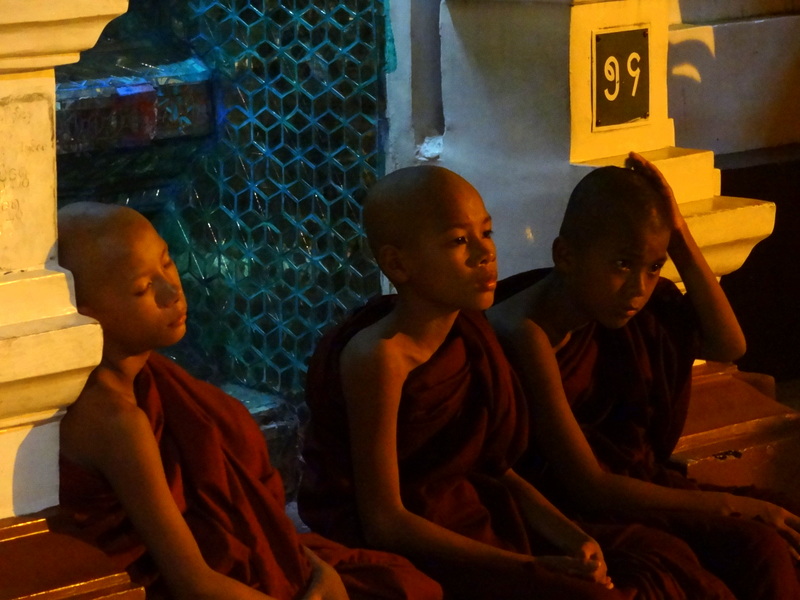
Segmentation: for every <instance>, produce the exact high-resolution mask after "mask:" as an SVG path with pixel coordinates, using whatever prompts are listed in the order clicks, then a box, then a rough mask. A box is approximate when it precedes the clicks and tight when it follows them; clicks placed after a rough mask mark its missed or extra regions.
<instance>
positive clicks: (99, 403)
mask: <svg viewBox="0 0 800 600" xmlns="http://www.w3.org/2000/svg"><path fill="white" fill-rule="evenodd" d="M61 443H62V452H64V454H65V455H66V456H67V457H68V458H70V459H71V460H73V461H75V462H77V463H78V464H80V465H82V466H84V467H85V468H89V469H94V470H97V471H99V472H100V473H102V474H103V476H104V477H105V478H106V479H107V480H108V481H109V483H110V484H111V487H112V488H113V489H114V492H115V493H116V494H117V496H118V497H119V499H120V502H121V503H122V506H123V508H124V509H125V512H126V513H127V515H128V516H129V518H130V520H131V522H132V523H133V526H134V527H135V528H136V531H137V532H138V533H139V535H140V536H141V538H142V541H143V542H144V545H145V546H146V548H147V550H148V552H149V553H150V555H151V556H152V557H153V560H154V561H155V564H156V565H157V567H158V569H159V572H160V573H161V575H162V577H163V578H164V580H165V582H166V584H167V586H168V587H169V589H170V591H171V592H172V594H173V595H174V597H175V598H177V599H178V600H181V599H186V600H189V599H195V600H197V599H202V600H206V599H208V600H217V599H219V600H222V599H226V600H268V599H270V598H271V597H270V596H267V595H265V594H263V593H260V592H258V591H256V590H254V589H252V588H250V587H248V586H246V585H244V584H242V583H240V582H238V581H235V580H233V579H230V578H229V577H226V576H224V575H221V574H220V573H217V572H215V571H213V570H212V569H211V568H210V567H209V566H208V565H207V564H206V562H205V560H204V559H203V557H202V555H201V553H200V549H199V548H198V546H197V542H196V541H195V539H194V536H193V535H192V533H191V530H190V529H189V526H188V525H187V524H186V521H185V520H184V518H183V515H181V513H180V511H179V509H178V507H177V505H176V504H175V501H174V499H173V497H172V494H171V493H170V490H169V487H168V485H167V479H166V476H165V474H164V469H163V465H162V462H161V456H160V453H159V449H158V445H157V443H156V440H155V437H154V435H153V432H152V429H151V428H150V424H149V423H148V421H147V418H146V417H145V415H144V413H143V412H142V411H141V410H140V409H139V408H138V407H137V406H135V405H134V404H132V403H131V402H129V401H127V400H125V399H124V398H116V397H108V396H107V395H106V394H102V393H100V392H98V391H96V390H95V391H94V392H92V391H89V392H88V393H87V392H84V395H83V396H82V397H81V398H80V399H79V400H78V402H77V403H76V405H75V406H74V407H73V408H72V409H71V410H70V411H69V413H68V414H67V415H66V416H65V417H64V419H63V421H62V425H61Z"/></svg>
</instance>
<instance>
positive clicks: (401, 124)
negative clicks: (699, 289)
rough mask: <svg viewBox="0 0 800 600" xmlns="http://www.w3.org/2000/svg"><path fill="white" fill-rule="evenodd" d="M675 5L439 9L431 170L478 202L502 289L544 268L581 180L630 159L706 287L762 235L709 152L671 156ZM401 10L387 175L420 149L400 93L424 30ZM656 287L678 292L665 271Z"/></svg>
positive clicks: (762, 206)
mask: <svg viewBox="0 0 800 600" xmlns="http://www.w3.org/2000/svg"><path fill="white" fill-rule="evenodd" d="M674 3H675V0H502V1H500V0H469V1H467V0H443V2H442V4H441V16H440V23H439V29H438V34H439V35H440V38H441V65H440V69H441V80H442V86H441V88H442V97H441V102H442V106H443V112H444V134H443V138H442V144H441V152H440V154H439V155H438V158H435V159H433V160H436V162H438V163H439V164H441V165H442V166H445V167H449V168H451V169H453V170H455V171H456V172H458V173H461V174H462V175H464V176H465V177H466V178H467V179H469V180H470V181H471V182H472V183H473V184H474V185H475V187H476V188H477V189H478V191H479V192H481V194H482V195H483V197H484V200H485V202H486V205H487V208H488V209H489V212H490V213H491V214H492V216H493V217H494V229H495V231H496V234H497V235H496V238H495V239H496V240H497V245H498V260H499V266H500V270H501V276H506V275H510V274H513V273H517V272H519V271H523V270H527V269H530V268H534V267H543V266H547V265H550V264H552V262H551V256H550V246H551V243H552V240H553V239H554V238H555V236H556V235H557V232H558V227H559V225H560V222H561V218H562V216H563V213H564V208H565V206H566V202H567V199H568V197H569V194H570V192H571V190H572V188H573V187H574V185H575V184H576V183H577V182H578V180H579V179H580V178H581V177H583V176H584V175H585V174H586V173H587V172H588V170H589V169H592V168H595V167H597V166H601V165H605V164H617V165H621V164H623V162H624V159H625V155H626V154H627V152H628V151H629V150H636V151H638V152H640V153H642V154H644V155H645V156H646V157H647V158H649V159H650V160H652V161H653V162H655V163H656V164H657V165H658V167H659V168H660V169H661V170H662V171H663V172H664V174H665V176H666V177H667V179H668V180H669V182H670V184H672V186H673V189H674V190H675V194H676V198H677V199H678V202H679V203H680V204H681V208H682V210H683V212H684V215H685V216H686V219H687V222H688V223H689V227H690V228H691V229H692V232H693V233H694V234H695V237H696V238H697V240H698V243H699V244H700V246H701V248H702V249H703V252H704V254H705V255H706V257H707V258H708V260H709V262H710V264H711V267H712V269H713V270H714V272H715V273H716V274H717V275H723V274H725V273H729V272H730V271H732V270H735V269H736V268H738V267H739V266H741V264H742V262H743V261H744V259H745V258H746V256H747V255H748V253H749V252H750V250H751V249H752V247H753V246H754V245H755V243H756V242H758V241H759V240H761V239H763V238H764V237H766V236H767V235H769V233H770V232H771V231H772V226H773V222H774V215H775V207H774V205H772V204H770V203H766V202H761V201H757V200H750V199H741V198H725V197H722V196H719V193H720V174H719V171H718V170H716V169H715V168H714V154H713V152H712V151H710V150H704V149H701V150H696V149H690V148H677V147H675V132H674V127H673V121H672V119H671V118H670V117H669V113H668V110H667V108H668V107H667V100H668V97H667V76H668V73H667V66H668V65H667V63H668V61H667V58H668V51H669V39H670V38H669V34H670V29H669V28H670V20H671V19H672V18H674V12H675V5H674ZM409 7H411V8H413V2H411V0H406V1H405V2H403V1H401V0H398V1H396V2H393V3H392V11H391V17H392V26H393V33H394V46H393V47H392V51H393V52H394V54H395V55H396V56H397V68H396V70H395V71H394V72H392V73H390V74H389V76H388V78H387V86H388V90H389V94H390V97H389V102H388V109H389V110H388V114H389V126H390V135H389V144H390V147H389V148H388V149H387V157H388V159H389V160H388V165H389V168H390V169H392V168H397V167H399V166H405V165H408V164H414V162H416V161H417V156H414V155H413V154H411V152H413V150H414V149H413V147H412V146H413V143H414V142H415V141H416V143H419V137H420V135H419V132H415V133H416V136H410V135H409V131H411V132H414V131H413V128H414V126H415V123H416V122H417V119H416V118H415V115H414V102H413V94H411V95H409V94H408V93H407V91H406V88H407V87H408V85H409V81H410V82H411V85H412V86H413V85H414V82H415V81H416V80H417V79H418V77H416V73H415V64H414V62H413V60H412V57H413V52H412V50H413V48H414V46H415V44H417V45H419V42H418V41H417V40H415V39H414V37H413V36H414V35H418V34H419V32H420V31H423V30H429V29H430V28H428V27H426V28H420V27H419V26H417V25H418V24H417V23H415V22H414V18H415V14H414V11H413V10H410V8H409ZM421 66H422V67H423V68H427V69H430V68H432V67H431V65H428V64H423V65H421ZM598 66H599V67H600V69H598ZM416 68H419V65H416ZM743 68H744V67H743ZM606 99H607V100H606ZM621 105H624V106H622V107H621ZM620 107H621V108H622V109H623V110H621V111H620V110H618V109H619V108H620ZM412 137H416V139H412ZM410 147H411V148H410ZM429 160H432V159H430V158H429ZM665 276H667V277H670V278H672V279H677V278H678V274H677V272H676V271H675V269H674V267H673V266H672V265H671V264H669V265H667V268H666V270H665Z"/></svg>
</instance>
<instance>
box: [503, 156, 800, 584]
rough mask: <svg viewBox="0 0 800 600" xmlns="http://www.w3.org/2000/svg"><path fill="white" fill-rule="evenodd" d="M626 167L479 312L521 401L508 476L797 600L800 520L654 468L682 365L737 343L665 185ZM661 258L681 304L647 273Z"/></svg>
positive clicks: (677, 414) (584, 193)
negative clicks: (523, 416) (539, 261)
mask: <svg viewBox="0 0 800 600" xmlns="http://www.w3.org/2000/svg"><path fill="white" fill-rule="evenodd" d="M627 167H628V168H620V167H603V168H599V169H596V170H594V171H592V172H591V173H590V174H588V175H587V176H586V177H585V178H584V179H583V180H582V181H581V182H580V183H578V185H577V187H576V188H575V190H574V191H573V193H572V196H571V197H570V200H569V203H568V205H567V209H566V213H565V215H564V219H563V223H562V226H561V230H560V233H559V236H558V238H557V239H556V240H555V242H554V243H553V261H554V263H555V266H554V267H553V268H550V269H539V270H536V271H531V272H527V273H522V274H518V275H515V276H512V277H510V278H508V279H507V280H504V281H501V282H500V283H499V284H498V290H497V300H496V304H495V305H494V307H493V308H491V309H490V310H489V311H488V313H487V314H488V317H489V320H490V322H491V323H492V325H493V327H494V329H495V331H496V332H497V334H498V337H499V339H500V342H501V344H502V345H503V347H504V348H505V350H506V354H507V356H508V357H509V359H510V361H511V363H512V365H513V366H514V367H515V370H516V372H517V373H518V374H519V376H520V379H521V381H522V384H523V387H524V388H525V392H526V395H527V399H528V403H529V410H530V414H531V428H532V432H533V434H532V437H531V439H532V443H531V445H530V447H529V449H528V450H527V452H526V454H525V456H524V457H523V459H522V460H521V462H520V464H519V465H518V468H519V471H520V474H522V475H523V476H524V477H525V478H526V479H528V480H530V481H532V482H535V483H536V485H538V486H541V487H542V489H544V490H547V493H549V494H550V495H551V497H552V498H553V499H554V501H556V503H557V504H558V505H559V506H560V507H563V508H564V510H565V511H566V512H567V513H568V514H570V515H572V516H578V515H580V516H582V517H584V518H588V519H592V520H597V519H612V520H615V521H617V522H638V523H643V524H647V525H650V526H655V527H658V528H662V529H664V530H666V531H670V532H671V533H673V534H675V535H677V536H678V537H680V538H682V539H683V540H684V541H686V542H687V543H688V544H689V546H691V548H692V550H693V552H694V553H695V554H696V555H697V557H698V559H699V561H700V563H702V564H703V565H704V566H705V567H706V568H707V569H708V570H709V571H710V572H712V573H714V574H715V575H716V576H718V577H719V578H720V579H722V580H723V581H724V582H725V583H726V584H727V586H728V587H729V588H730V590H731V591H732V592H733V593H734V594H735V596H736V597H737V598H739V599H740V600H744V599H755V598H764V599H767V598H770V599H776V598H786V599H787V600H788V599H789V598H800V587H798V583H797V578H796V573H795V569H794V565H793V557H794V558H797V556H798V549H800V533H798V528H800V519H798V517H797V516H795V515H794V514H792V513H790V512H788V511H786V510H784V509H783V508H781V507H780V506H777V505H776V504H773V503H770V502H766V501H764V500H760V499H755V498H753V497H747V496H743V495H734V494H731V493H728V492H726V491H721V490H714V491H712V490H705V491H701V490H700V489H699V486H698V485H697V484H695V483H694V482H692V481H690V480H689V479H687V478H686V477H684V476H682V475H681V474H679V473H678V472H677V471H676V470H674V469H672V468H670V465H669V464H668V459H669V457H670V455H671V453H672V451H673V449H674V447H675V444H676V443H677V441H678V438H679V436H680V434H681V431H682V429H683V425H684V421H685V418H686V413H687V404H688V399H689V387H690V383H691V369H692V363H693V361H694V360H695V358H706V359H710V360H716V361H731V360H734V359H736V358H737V357H739V356H740V355H741V354H742V353H743V352H744V350H745V342H744V336H743V334H742V331H741V329H740V328H739V324H738V322H737V320H736V317H735V316H734V314H733V311H732V309H731V307H730V305H729V304H728V301H727V299H726V298H725V295H724V293H723V292H722V290H721V288H720V286H719V284H718V283H717V280H716V278H715V277H714V275H713V273H712V272H711V269H710V268H709V266H708V264H707V263H706V261H705V259H704V258H703V255H702V254H701V252H700V250H699V249H698V247H697V244H696V243H695V240H694V239H693V237H692V235H691V232H690V231H689V229H688V227H687V226H686V222H685V221H684V219H683V217H682V216H681V213H680V211H679V209H678V205H677V203H676V202H675V198H674V196H673V194H672V191H671V188H670V187H669V185H668V184H667V182H666V180H665V179H664V178H663V176H662V175H661V173H660V172H659V171H658V170H657V169H656V168H655V166H653V165H652V164H651V163H649V162H648V161H646V160H645V159H644V158H643V157H641V156H639V155H637V154H635V153H631V155H630V157H629V158H628V161H627ZM667 256H669V257H670V258H672V260H673V262H674V263H675V266H676V267H677V269H678V272H679V273H680V275H681V279H682V280H683V282H684V284H685V285H686V290H687V293H686V294H685V295H682V294H681V293H680V292H679V291H678V289H677V288H676V286H675V285H674V284H673V283H672V282H670V281H669V280H667V279H664V278H661V277H660V276H659V274H660V272H661V268H662V267H663V265H664V263H665V262H666V260H667ZM787 542H788V543H787Z"/></svg>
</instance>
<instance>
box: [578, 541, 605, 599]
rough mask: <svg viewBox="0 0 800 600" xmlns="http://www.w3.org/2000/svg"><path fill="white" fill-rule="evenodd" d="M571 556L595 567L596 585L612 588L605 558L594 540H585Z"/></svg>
mask: <svg viewBox="0 0 800 600" xmlns="http://www.w3.org/2000/svg"><path fill="white" fill-rule="evenodd" d="M573 555H574V556H575V557H576V558H579V559H581V560H583V561H584V562H585V563H586V564H587V565H596V568H595V571H594V580H595V581H596V582H597V583H600V584H602V585H604V586H605V587H607V588H608V589H611V588H613V587H614V584H613V583H612V582H611V578H610V577H609V576H608V568H607V565H606V561H605V558H603V551H602V550H601V549H600V544H598V543H597V542H596V541H595V540H594V539H592V538H587V539H586V540H585V541H584V542H583V543H582V544H581V545H580V546H579V547H578V549H577V551H576V552H575V553H574V554H573Z"/></svg>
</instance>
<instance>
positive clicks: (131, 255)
mask: <svg viewBox="0 0 800 600" xmlns="http://www.w3.org/2000/svg"><path fill="white" fill-rule="evenodd" d="M58 220H59V258H60V262H61V264H62V265H63V266H64V267H66V268H68V269H69V270H70V271H72V273H73V275H74V279H75V293H76V300H77V307H78V310H79V311H80V312H81V313H82V314H85V315H88V316H91V317H94V318H95V319H97V320H98V321H99V322H100V324H101V326H102V329H103V342H104V346H103V356H102V361H101V363H100V365H99V366H98V367H97V368H96V369H95V370H94V371H93V372H92V374H91V375H90V377H89V380H88V382H87V384H86V386H85V388H84V390H83V391H82V393H81V395H80V397H79V398H78V400H77V401H76V402H75V403H74V404H73V405H72V406H71V407H70V408H69V410H68V411H67V414H66V415H65V417H64V419H63V421H62V424H61V505H62V508H63V509H64V510H65V511H67V512H68V513H69V515H70V516H71V517H72V520H73V525H74V527H73V528H74V532H75V533H76V534H77V535H80V536H82V537H85V538H86V539H88V540H89V541H91V542H92V543H95V544H96V545H98V546H100V547H101V548H102V549H103V550H105V551H106V553H107V554H109V556H111V558H112V559H113V560H114V561H115V562H116V564H118V566H119V567H122V568H125V569H127V570H128V571H129V573H130V574H131V578H132V579H133V581H135V582H137V583H140V584H143V585H145V586H146V589H147V594H148V598H163V597H169V598H177V599H180V598H186V599H192V600H197V599H205V598H209V599H223V598H224V599H244V600H257V599H265V598H276V599H278V600H296V599H300V598H302V599H305V600H322V599H325V600H346V599H347V598H348V597H351V598H353V599H355V598H363V599H366V598H375V599H386V600H389V599H395V598H406V599H408V600H412V599H420V600H439V599H440V598H441V589H440V588H439V586H438V585H437V584H436V583H435V582H433V581H432V580H430V579H429V578H427V577H425V576H424V575H422V574H421V573H419V572H418V571H416V570H415V569H414V568H413V567H412V566H411V565H410V564H409V563H408V562H407V561H406V560H404V559H401V558H400V557H396V556H392V555H389V554H385V553H376V552H367V551H358V550H350V549H348V548H344V547H342V546H340V545H338V544H333V543H332V542H329V541H327V540H324V539H322V538H320V537H319V536H316V535H313V534H309V535H304V536H300V535H298V534H297V532H296V531H295V529H294V525H293V523H292V522H291V520H290V519H289V518H288V517H287V515H286V514H285V512H284V496H283V486H282V483H281V479H280V476H279V474H278V473H277V471H276V470H275V469H274V468H273V467H272V465H271V464H270V462H269V456H268V453H267V448H266V444H265V441H264V438H263V436H262V434H261V431H260V429H259V427H258V425H257V424H256V423H255V421H254V420H253V419H252V418H251V417H250V415H249V413H248V412H247V410H246V409H245V408H244V406H242V405H241V403H239V402H238V401H237V400H235V399H233V398H231V397H230V396H227V395H226V394H224V393H223V392H222V391H221V390H219V389H218V388H216V387H214V386H212V385H209V384H207V383H205V382H202V381H199V380H196V379H194V378H192V377H191V376H190V375H189V374H188V373H186V372H185V371H184V370H183V369H181V368H180V367H178V366H177V365H176V364H175V363H173V362H172V361H170V360H168V359H167V358H165V357H163V356H160V355H158V354H156V353H155V352H153V350H155V349H157V348H162V347H165V346H169V345H171V344H174V343H175V342H177V341H178V340H180V339H181V337H182V336H183V335H184V333H185V330H186V313H187V306H186V299H185V297H184V295H183V291H182V288H181V283H180V279H179V277H178V272H177V270H176V267H175V264H174V263H173V262H172V260H171V258H170V255H169V251H168V249H167V245H166V243H165V242H164V240H163V239H161V237H160V236H159V235H158V234H157V233H156V231H155V229H154V228H153V227H152V225H151V224H150V222H149V221H148V220H147V219H145V218H144V217H143V216H142V215H140V214H139V213H137V212H136V211H134V210H132V209H130V208H127V207H120V206H111V205H103V204H97V203H76V204H72V205H68V206H67V207H65V208H63V209H61V210H60V211H59V215H58ZM337 571H338V572H337ZM340 574H341V575H340ZM348 592H349V593H350V596H348Z"/></svg>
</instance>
